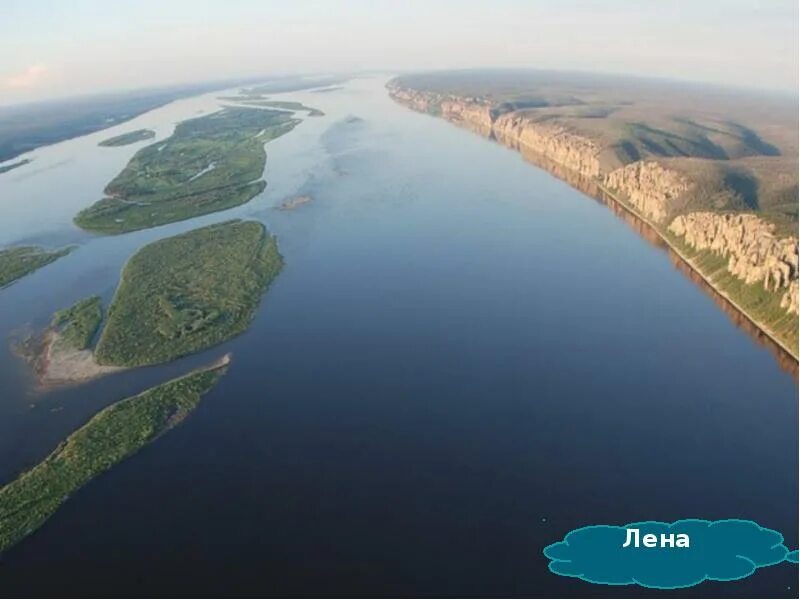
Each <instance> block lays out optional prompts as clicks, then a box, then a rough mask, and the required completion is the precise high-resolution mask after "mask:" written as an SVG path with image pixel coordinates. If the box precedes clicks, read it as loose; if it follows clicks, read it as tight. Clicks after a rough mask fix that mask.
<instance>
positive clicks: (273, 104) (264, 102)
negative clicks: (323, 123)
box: [220, 95, 325, 117]
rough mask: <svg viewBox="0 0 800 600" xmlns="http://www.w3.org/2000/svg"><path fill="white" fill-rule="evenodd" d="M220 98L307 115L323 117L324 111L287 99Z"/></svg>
mask: <svg viewBox="0 0 800 600" xmlns="http://www.w3.org/2000/svg"><path fill="white" fill-rule="evenodd" d="M220 100H228V101H230V102H238V103H240V104H247V105H249V106H262V107H264V108H279V109H281V110H290V111H293V112H297V111H300V110H302V111H306V112H307V113H308V116H309V117H323V116H325V113H324V112H322V111H321V110H320V109H318V108H312V107H310V106H306V105H305V104H303V103H302V102H294V101H289V100H268V99H267V98H266V97H265V96H250V95H245V96H222V97H220Z"/></svg>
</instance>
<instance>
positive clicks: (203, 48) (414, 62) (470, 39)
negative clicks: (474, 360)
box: [0, 0, 798, 104]
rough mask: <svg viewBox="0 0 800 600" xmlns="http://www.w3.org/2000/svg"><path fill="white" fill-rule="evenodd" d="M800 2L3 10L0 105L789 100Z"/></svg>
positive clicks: (59, 0)
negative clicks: (199, 100)
mask: <svg viewBox="0 0 800 600" xmlns="http://www.w3.org/2000/svg"><path fill="white" fill-rule="evenodd" d="M797 10H798V9H797V0H762V1H758V0H718V1H717V0H663V1H651V0H627V1H623V0H550V1H547V0H539V1H537V0H519V1H517V0H493V1H483V2H477V1H474V0H459V1H455V0H452V1H451V0H425V1H423V0H397V1H388V0H375V1H371V2H370V1H366V0H349V1H348V0H339V1H334V0H329V1H316V2H314V1H310V0H294V1H285V2H283V1H282V2H279V1H274V0H272V1H271V0H136V1H133V0H49V1H47V2H42V1H36V0H3V2H2V7H0V104H11V103H15V102H23V101H29V100H37V99H44V98H52V97H57V96H65V95H75V94H83V93H90V92H96V91H106V90H114V89H123V88H137V87H145V86H150V85H162V84H171V83H183V82H188V81H202V80H209V79H218V78H227V77H240V76H251V75H269V74H279V73H287V72H309V71H317V72H319V71H333V70H357V69H387V70H392V69H438V68H449V67H491V66H506V67H540V68H566V69H579V70H588V71H608V72H621V73H634V74H647V75H654V76H661V77H671V78H680V79H689V80H703V81H712V82H718V83H728V84H734V85H739V86H748V87H759V88H765V89H766V88H769V89H782V90H787V89H796V88H797V70H798V14H797Z"/></svg>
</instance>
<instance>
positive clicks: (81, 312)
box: [50, 296, 103, 350]
mask: <svg viewBox="0 0 800 600" xmlns="http://www.w3.org/2000/svg"><path fill="white" fill-rule="evenodd" d="M102 320H103V307H102V305H101V301H100V296H92V297H90V298H84V299H83V300H80V301H78V302H76V303H75V304H73V305H72V306H71V307H69V308H65V309H63V310H60V311H58V312H57V313H55V314H54V315H53V320H52V322H51V323H50V325H51V327H54V328H57V329H58V332H59V333H58V338H57V339H58V341H57V342H56V343H57V344H58V345H60V346H63V347H64V348H69V349H72V350H86V349H87V348H88V347H89V346H91V345H92V339H93V338H94V334H95V333H97V329H98V327H100V322H101V321H102Z"/></svg>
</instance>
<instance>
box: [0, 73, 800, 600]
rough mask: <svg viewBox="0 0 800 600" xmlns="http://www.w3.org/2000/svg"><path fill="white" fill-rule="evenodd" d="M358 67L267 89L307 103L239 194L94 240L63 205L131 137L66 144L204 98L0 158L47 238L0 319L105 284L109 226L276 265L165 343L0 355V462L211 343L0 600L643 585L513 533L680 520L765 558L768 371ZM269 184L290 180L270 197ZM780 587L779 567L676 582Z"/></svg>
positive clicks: (23, 225) (578, 197)
mask: <svg viewBox="0 0 800 600" xmlns="http://www.w3.org/2000/svg"><path fill="white" fill-rule="evenodd" d="M385 81H386V79H385V78H383V77H375V78H363V79H355V80H352V81H350V82H348V83H346V84H345V85H344V86H342V87H341V88H340V89H337V90H334V91H327V92H325V93H319V92H314V91H303V92H292V93H287V94H276V95H274V96H273V98H275V99H286V100H292V101H300V102H302V103H304V104H306V105H308V106H312V107H317V108H320V109H322V110H323V111H324V112H325V116H323V117H309V118H305V119H304V121H303V123H302V124H301V125H299V126H298V127H297V128H296V129H295V130H294V131H293V132H291V133H290V134H288V135H285V136H283V137H281V138H279V139H277V140H274V141H272V142H270V143H269V144H268V145H267V146H266V148H267V155H268V159H267V167H266V173H265V178H266V180H267V182H268V185H267V188H266V190H265V191H264V193H262V194H261V195H260V196H258V197H257V198H255V199H254V200H253V201H251V202H250V203H248V204H246V205H244V206H241V207H237V208H235V209H232V210H228V211H225V212H221V213H216V214H213V215H208V216H205V217H200V218H197V219H192V220H190V221H185V222H182V223H177V224H173V225H167V226H163V227H158V228H155V229H150V230H146V231H140V232H134V233H129V234H125V235H122V236H111V237H107V236H97V235H93V234H88V233H85V232H82V231H80V230H78V229H76V228H75V227H74V226H73V225H72V218H73V216H74V215H75V213H76V212H77V211H78V210H80V209H81V208H84V207H86V206H88V205H89V204H91V203H93V202H94V201H96V200H98V199H99V198H100V197H101V196H102V190H103V188H104V186H105V185H106V184H107V183H108V181H109V180H110V179H111V178H112V177H113V176H114V175H115V174H116V173H118V172H119V171H120V170H121V169H122V168H123V167H124V165H125V164H126V162H127V161H128V159H129V158H130V157H131V156H132V155H133V153H134V152H135V151H136V150H137V149H138V148H141V147H142V146H143V145H144V144H135V145H132V146H125V147H119V148H103V147H98V146H97V142H99V141H101V140H103V139H106V138H108V137H111V136H113V135H117V134H120V133H124V132H126V131H131V130H134V129H139V128H151V129H154V130H155V131H156V132H157V137H156V140H151V141H150V142H153V141H155V142H158V141H159V140H162V139H163V138H165V137H167V136H168V135H169V134H170V133H171V131H172V129H173V128H174V124H175V123H176V122H177V121H180V120H182V119H186V118H190V117H193V116H197V115H199V114H201V113H202V112H208V111H211V110H214V109H215V108H216V107H217V106H218V105H219V104H220V101H219V100H217V97H218V96H223V95H226V93H225V92H220V93H215V94H207V95H203V96H197V97H194V98H189V99H184V100H179V101H176V102H173V103H171V104H169V105H167V106H164V107H162V108H159V109H156V110H154V111H151V112H149V113H146V114H144V115H141V116H139V117H137V118H135V119H133V120H131V121H129V122H127V123H125V124H123V125H120V126H117V127H114V128H111V129H107V130H105V131H101V132H98V133H95V134H92V135H88V136H85V137H82V138H78V139H74V140H69V141H66V142H63V143H60V144H56V145H53V146H50V147H47V148H42V149H39V150H37V151H35V152H33V153H32V156H34V157H35V159H34V160H33V162H31V163H30V164H28V165H25V166H23V167H20V168H18V169H15V170H13V171H11V172H9V173H6V174H4V175H1V176H0V215H1V216H2V218H1V219H0V245H4V244H9V243H17V242H35V243H44V244H46V245H49V246H57V245H63V244H68V243H74V244H77V245H78V246H79V247H78V249H77V250H76V251H75V252H73V253H72V254H70V255H69V256H67V257H65V258H62V259H60V260H58V261H56V262H54V263H52V264H51V265H48V266H47V267H45V268H43V269H41V270H39V271H37V272H36V273H34V274H33V275H30V276H28V277H25V278H24V279H22V280H20V281H19V282H17V283H16V284H14V285H12V286H10V287H9V288H7V289H4V290H2V291H0V337H2V338H3V339H9V338H10V337H13V336H19V335H21V334H22V332H24V331H25V330H26V329H31V328H32V329H35V328H37V327H41V326H43V325H45V324H46V323H47V322H48V320H49V318H50V316H51V314H52V313H53V312H54V311H55V310H57V309H60V308H64V307H66V306H69V305H70V304H71V303H73V302H74V301H76V300H78V299H80V298H83V297H85V296H87V295H90V294H100V295H101V296H102V297H103V298H104V299H106V301H108V300H109V299H110V298H111V296H112V294H113V292H114V289H115V287H116V284H117V282H118V277H119V272H120V269H121V267H122V265H123V263H124V262H125V261H126V260H127V258H129V257H130V256H131V255H132V254H133V253H134V252H135V251H136V249H137V248H139V247H141V246H143V245H144V244H146V243H149V242H150V241H153V240H155V239H159V238H162V237H165V236H169V235H173V234H175V233H180V232H184V231H188V230H190V229H193V228H196V227H198V226H201V225H205V224H209V223H213V222H218V221H223V220H227V219H230V218H234V217H236V218H253V219H259V220H262V221H263V222H264V223H265V224H266V225H267V227H268V228H269V229H270V230H271V231H272V232H273V233H275V234H276V235H277V236H278V241H279V245H280V250H281V252H282V254H283V255H284V257H285V261H286V266H285V268H284V270H283V272H282V273H281V274H280V276H279V277H278V279H277V280H276V282H275V283H274V284H273V285H272V287H271V288H270V290H269V291H268V293H267V294H266V296H265V298H264V300H263V302H262V303H261V306H260V309H259V311H258V314H257V316H256V318H255V320H254V322H253V323H252V325H251V327H250V329H249V330H248V331H247V332H246V333H245V334H243V335H241V336H239V337H238V338H236V339H234V340H231V341H229V342H227V343H224V344H222V345H220V346H218V347H215V348H213V349H210V350H208V351H206V352H203V353H200V354H198V355H194V356H191V357H187V358H184V359H181V360H178V361H175V362H174V363H171V364H169V365H164V366H156V367H149V368H143V369H137V370H133V371H126V372H122V373H118V374H114V375H109V376H107V377H105V378H101V379H98V380H96V381H93V382H90V383H87V384H84V385H81V386H76V387H71V388H62V389H58V390H54V391H50V392H47V393H44V392H38V391H36V389H35V387H34V382H33V378H32V376H31V374H30V371H29V369H28V367H27V366H26V365H25V364H24V363H23V361H22V360H20V359H19V358H17V357H16V356H14V355H13V353H12V352H11V351H10V350H9V348H8V345H7V344H5V343H3V344H2V345H0V353H2V357H1V358H0V481H3V482H5V481H8V480H10V479H12V478H13V477H14V476H15V474H16V473H18V472H19V471H20V470H22V469H24V468H26V467H30V466H32V465H34V464H36V463H37V462H38V461H39V460H41V459H42V458H43V457H44V456H46V455H47V454H48V453H49V452H50V451H51V450H52V449H53V448H54V447H55V446H56V445H57V443H58V442H59V441H60V440H61V439H63V438H64V437H66V436H67V435H68V434H69V433H70V432H71V431H73V430H74V429H75V428H77V427H78V426H79V425H80V424H82V423H83V422H85V421H86V420H87V419H88V418H89V417H90V416H91V415H92V414H94V413H95V412H96V411H97V410H99V409H100V408H102V407H104V406H107V405H108V404H110V403H112V402H115V401H117V400H119V399H121V398H124V397H126V396H129V395H132V394H134V393H137V392H139V391H141V390H143V389H146V388H147V387H150V386H152V385H155V384H157V383H159V382H162V381H164V380H165V379H167V378H170V377H173V376H177V375H179V374H182V373H184V372H186V371H188V370H190V369H191V368H193V367H195V366H199V365H202V364H206V363H208V362H211V361H212V360H213V359H215V358H217V357H219V356H221V355H222V354H224V353H225V352H231V353H232V354H233V363H232V365H231V367H230V369H229V371H228V373H227V374H226V375H225V377H223V378H222V380H221V381H220V383H219V385H218V386H217V387H216V388H215V389H214V390H213V391H212V392H211V393H209V394H208V395H207V396H206V397H205V398H204V399H203V401H202V403H201V405H200V407H199V408H198V409H197V411H196V412H195V413H193V414H192V416H191V417H190V418H189V419H188V420H187V421H186V422H185V423H183V424H182V425H181V426H180V427H178V428H176V429H175V430H173V431H171V432H170V433H169V434H167V435H165V436H164V437H162V438H160V439H158V440H157V441H156V442H154V443H153V444H152V445H150V446H148V447H146V448H145V449H144V450H142V451H141V452H139V453H138V454H137V455H136V456H134V457H133V458H131V459H129V460H127V461H125V462H124V463H122V464H120V465H118V466H116V467H114V469H113V470H112V471H110V472H109V473H107V474H105V475H103V476H102V477H100V478H98V479H96V480H95V481H93V482H91V483H90V484H89V485H87V486H86V487H85V488H84V489H82V490H81V491H80V492H78V493H77V494H76V495H75V496H74V497H73V498H71V499H70V500H69V501H68V502H66V503H65V504H64V505H63V506H62V507H61V509H59V511H58V512H57V513H56V514H55V516H54V517H53V518H51V519H50V520H49V521H48V522H47V523H46V524H45V526H43V527H42V528H41V529H40V530H39V531H37V532H36V533H35V534H33V535H31V536H30V537H29V538H27V539H26V540H24V541H23V542H21V543H20V544H19V545H18V546H16V547H15V548H13V549H12V550H11V551H9V552H7V553H6V555H5V556H4V558H3V562H2V564H0V589H2V590H3V592H5V593H6V594H7V595H18V594H21V595H26V596H27V595H36V594H39V595H53V594H57V595H62V596H63V595H97V594H109V595H112V596H113V595H119V594H127V595H156V594H162V595H175V594H182V595H204V596H207V595H212V594H216V595H223V596H229V595H237V594H238V595H259V594H261V595H301V594H303V595H312V596H326V595H341V594H353V595H367V594H370V595H395V596H420V595H423V596H424V595H433V596H487V595H488V596H540V597H541V596H544V597H560V596H576V597H587V596H592V597H593V596H612V597H616V596H620V595H623V596H641V595H658V594H657V593H654V592H648V591H647V590H641V589H638V588H605V587H602V586H591V585H589V584H586V583H583V582H580V581H577V580H571V579H566V578H560V577H557V576H555V575H552V574H550V573H549V572H548V571H547V566H546V565H547V561H546V559H545V558H544V557H543V556H542V553H541V550H542V548H543V547H544V546H545V545H547V544H549V543H552V542H555V541H558V540H560V539H561V538H562V537H563V535H564V534H565V533H567V532H568V531H570V530H571V529H574V528H576V527H580V526H583V525H588V524H595V523H597V524H599V523H610V524H623V523H627V522H631V521H638V520H647V519H651V520H664V521H671V520H676V519H680V518H689V517H698V518H706V519H717V518H746V519H752V520H754V521H757V522H758V523H760V524H761V525H763V526H766V527H770V528H773V529H776V530H779V531H781V532H782V533H784V535H785V536H786V544H787V546H789V547H790V548H797V545H798V540H797V529H798V514H797V506H798V476H797V473H798V458H797V444H798V427H797V422H798V403H797V382H796V379H795V377H794V376H793V374H792V373H789V372H787V371H785V370H782V369H781V367H780V364H779V363H778V361H776V360H775V358H774V356H773V354H772V353H771V352H770V351H769V350H768V349H767V348H765V347H764V346H763V345H761V344H760V343H758V341H757V340H755V339H754V338H753V337H751V336H750V335H748V334H747V332H745V331H743V330H742V329H740V328H738V327H737V326H736V325H735V323H734V322H732V321H731V319H730V318H729V317H728V316H726V314H725V313H724V312H723V311H721V310H720V309H719V307H718V306H717V304H716V303H715V301H714V299H713V298H712V297H711V296H710V295H709V294H708V293H706V292H705V291H703V289H702V288H700V287H699V286H698V285H697V284H696V283H693V282H692V281H691V280H690V279H689V278H687V277H686V276H685V275H684V274H683V273H682V272H681V271H680V270H679V269H676V267H675V265H674V264H673V262H672V261H671V260H670V257H669V256H668V254H667V253H666V252H665V251H664V250H663V249H661V248H658V247H656V246H655V245H653V244H651V243H649V242H648V241H647V240H646V239H644V238H643V237H641V236H640V235H638V234H637V233H636V231H635V230H634V229H632V228H631V227H629V226H628V224H626V222H625V221H624V220H622V219H620V218H619V217H618V216H616V215H615V214H614V212H613V211H611V210H609V209H608V207H606V206H604V205H603V204H601V203H598V202H595V201H592V200H591V199H589V198H587V197H586V196H585V195H583V194H582V193H580V192H579V191H577V190H575V189H573V188H571V187H569V186H568V185H567V184H566V183H564V182H562V181H560V180H559V179H556V178H555V177H553V176H552V175H550V174H549V173H547V172H546V171H544V170H541V169H539V168H536V167H534V166H532V165H530V164H528V163H526V162H525V160H524V159H523V158H522V157H521V156H520V155H518V154H517V153H516V152H514V151H512V150H510V149H507V148H504V147H502V146H501V145H499V144H496V143H493V142H491V141H488V140H485V139H482V138H481V137H479V136H477V135H474V134H473V133H470V132H468V131H466V130H462V129H459V128H457V127H455V126H453V125H451V124H449V123H446V122H444V121H442V120H439V119H436V118H433V117H430V116H427V115H422V114H418V113H414V112H412V111H410V110H408V109H406V108H404V107H402V106H399V105H397V104H395V103H394V102H392V101H391V100H390V99H389V98H388V96H387V94H386V90H385V89H384V84H385ZM145 143H148V142H145ZM295 195H308V196H310V197H311V198H312V200H311V201H310V202H308V203H305V204H302V205H301V206H298V207H297V208H295V209H294V210H286V211H281V210H275V207H277V206H279V205H280V204H281V203H282V202H284V201H285V200H286V199H287V198H291V197H292V196H295ZM796 582H797V568H796V567H791V566H789V565H787V564H783V565H780V566H775V567H770V568H765V569H760V570H758V571H757V572H756V574H755V575H754V576H752V577H750V578H749V579H747V580H744V581H739V582H735V583H728V584H722V583H705V584H703V585H702V586H700V587H698V588H693V589H689V590H686V591H685V593H684V594H683V595H685V596H686V597H696V596H698V595H699V596H723V597H730V596H741V597H748V596H751V597H752V596H755V597H759V596H761V597H763V596H787V597H796V595H797V590H796V589H795V588H796ZM675 595H680V594H675Z"/></svg>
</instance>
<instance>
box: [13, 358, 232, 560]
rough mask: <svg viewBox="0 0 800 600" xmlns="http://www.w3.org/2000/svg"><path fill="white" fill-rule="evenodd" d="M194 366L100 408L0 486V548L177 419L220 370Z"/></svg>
mask: <svg viewBox="0 0 800 600" xmlns="http://www.w3.org/2000/svg"><path fill="white" fill-rule="evenodd" d="M225 364H226V362H225V363H222V364H218V365H216V366H213V367H210V368H207V369H204V370H200V371H195V372H193V373H190V374H189V375H186V376H184V377H181V378H179V379H174V380H172V381H168V382H166V383H163V384H161V385H159V386H156V387H154V388H151V389H149V390H147V391H145V392H143V393H141V394H139V395H137V396H133V397H131V398H127V399H125V400H121V401H119V402H117V403H116V404H112V405H111V406H109V407H108V408H106V409H104V410H101V411H100V412H99V413H97V414H96V415H95V416H94V417H92V418H91V420H90V421H89V422H88V423H86V424H85V425H84V426H83V427H81V428H80V429H78V430H77V431H75V432H74V433H73V434H72V435H70V436H69V437H68V438H67V439H66V440H65V441H63V442H62V443H61V444H59V446H58V447H57V448H56V449H55V450H54V451H53V452H52V453H51V454H50V455H49V456H48V457H47V458H45V459H44V460H43V461H42V462H41V463H39V464H38V465H36V466H35V467H33V468H32V469H31V470H29V471H27V472H25V473H23V474H22V475H20V476H19V477H17V478H16V479H15V480H14V481H12V482H11V483H9V484H7V485H6V486H4V487H2V488H0V552H3V551H4V550H7V549H8V548H10V547H11V546H13V545H14V544H16V543H17V542H19V541H20V540H22V539H23V538H24V537H26V536H28V535H30V534H31V533H32V532H34V531H35V530H36V529H38V528H39V527H41V526H42V524H44V522H45V521H46V520H47V519H48V518H49V517H50V516H51V515H52V514H53V513H54V512H55V511H56V510H57V509H58V507H59V506H61V504H63V503H64V502H65V501H66V500H67V499H68V498H69V497H70V496H71V495H73V494H74V493H75V492H77V491H78V490H79V489H80V488H81V487H83V486H84V485H86V484H87V483H89V482H90V481H91V480H92V479H94V478H95V477H97V476H98V475H101V474H102V473H103V472H105V471H108V470H109V469H110V468H111V467H113V466H114V465H115V464H117V463H119V462H120V461H122V460H124V459H125V458H127V457H129V456H131V455H132V454H134V453H135V452H136V451H138V450H139V449H140V448H142V447H144V446H146V445H147V444H148V443H150V442H152V441H153V440H154V439H155V438H156V437H158V436H159V435H161V434H162V433H164V432H166V431H167V430H169V429H170V428H172V427H174V426H175V425H177V424H178V423H180V422H181V421H182V420H183V419H184V418H186V416H187V415H189V413H191V412H192V410H194V408H195V407H196V406H197V405H198V403H199V402H200V397H201V396H202V395H203V394H205V393H206V392H207V391H209V390H210V389H211V388H212V387H213V386H214V384H215V383H216V382H217V380H218V379H219V377H220V376H221V375H222V373H223V372H224V368H225Z"/></svg>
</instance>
